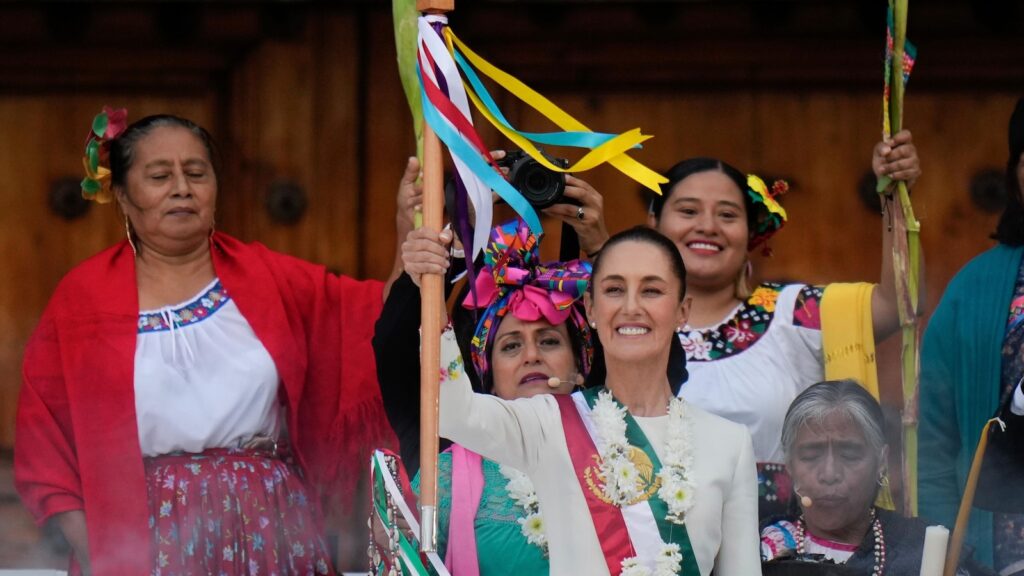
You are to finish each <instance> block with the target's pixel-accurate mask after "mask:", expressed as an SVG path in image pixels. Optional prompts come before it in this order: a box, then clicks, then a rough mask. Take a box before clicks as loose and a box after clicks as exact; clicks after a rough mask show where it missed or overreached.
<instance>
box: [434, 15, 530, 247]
mask: <svg viewBox="0 0 1024 576" xmlns="http://www.w3.org/2000/svg"><path fill="white" fill-rule="evenodd" d="M431 21H432V20H431V19H428V18H426V17H420V18H419V19H418V20H417V26H418V29H419V36H418V39H417V47H418V50H417V68H416V75H417V77H418V78H419V86H420V94H421V96H420V101H421V103H422V107H423V116H424V119H425V120H427V123H428V124H430V127H431V128H432V129H433V130H434V132H435V133H436V134H437V135H438V137H439V138H440V139H441V141H443V142H444V143H445V144H446V145H447V146H448V151H449V153H450V154H451V156H452V162H453V164H454V165H455V170H456V175H457V178H456V180H457V181H458V182H459V183H461V187H460V188H461V190H460V193H462V190H464V191H465V192H464V193H465V194H466V197H468V198H469V200H470V202H471V203H472V204H473V206H474V208H475V211H476V221H475V223H474V228H475V230H474V232H473V237H472V241H471V242H469V243H467V242H466V241H467V238H466V237H465V236H463V238H462V241H463V243H467V244H468V246H467V250H466V255H467V258H466V261H467V264H470V263H472V261H473V259H474V258H475V257H476V255H477V253H479V251H480V249H481V247H482V246H483V245H484V243H485V242H486V240H487V234H488V232H489V231H490V228H491V219H492V208H493V207H492V202H491V190H492V189H494V190H495V191H496V192H498V194H499V195H501V197H502V198H504V199H505V200H506V202H509V204H510V205H511V206H512V207H513V209H515V210H516V212H517V213H519V214H520V215H521V216H522V217H523V218H525V219H526V221H527V222H529V223H530V225H531V226H534V229H535V230H537V231H538V233H540V232H542V229H541V225H540V219H539V218H537V214H536V212H534V210H533V207H531V206H530V205H529V203H528V202H526V201H525V200H524V199H522V195H520V194H519V193H518V192H517V191H516V190H515V189H514V188H513V187H512V186H511V185H509V184H508V183H507V182H505V179H504V178H503V177H502V176H501V175H500V172H499V171H498V169H497V167H496V166H494V165H493V163H491V158H490V154H489V153H488V151H487V150H486V148H485V147H484V146H483V143H482V142H481V141H480V138H479V136H477V135H476V130H475V129H474V128H473V120H472V116H471V115H470V109H469V101H468V98H467V97H466V92H465V88H464V86H463V83H462V79H461V77H460V76H459V73H458V68H457V67H456V65H455V62H454V60H452V58H451V55H450V54H449V53H448V49H447V47H446V46H445V44H444V42H443V41H442V40H441V37H440V36H439V32H438V31H436V30H435V29H434V28H433V27H432V26H431ZM437 24H438V25H441V24H442V22H437ZM428 87H429V88H430V89H431V92H432V93H433V94H434V100H431V99H429V98H428V97H427V89H428ZM435 89H436V90H435ZM439 106H440V107H441V108H442V109H444V110H445V111H446V113H447V115H444V114H442V113H441V112H440V111H439V109H438V107H439ZM456 126H461V128H462V129H461V131H460V130H459V129H456ZM474 137H475V138H474ZM495 187H496V188H495ZM457 224H458V229H459V230H460V232H461V231H462V230H463V229H464V228H465V226H464V224H467V223H463V222H459V223H457Z"/></svg>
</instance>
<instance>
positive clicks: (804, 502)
mask: <svg viewBox="0 0 1024 576" xmlns="http://www.w3.org/2000/svg"><path fill="white" fill-rule="evenodd" d="M793 492H795V493H796V495H797V496H799V497H800V506H802V507H804V509H807V508H810V507H811V506H814V500H811V497H810V496H804V495H803V494H801V493H800V490H798V489H796V488H793Z"/></svg>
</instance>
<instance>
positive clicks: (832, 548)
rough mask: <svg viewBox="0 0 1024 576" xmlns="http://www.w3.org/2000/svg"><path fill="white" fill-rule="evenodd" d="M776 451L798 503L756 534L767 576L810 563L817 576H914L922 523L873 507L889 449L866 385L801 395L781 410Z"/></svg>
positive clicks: (827, 386) (829, 385)
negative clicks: (782, 455)
mask: <svg viewBox="0 0 1024 576" xmlns="http://www.w3.org/2000/svg"><path fill="white" fill-rule="evenodd" d="M782 446H783V450H784V452H785V457H786V467H787V468H788V471H789V474H790V476H791V477H792V478H793V483H794V485H793V491H794V493H795V494H796V498H799V503H798V505H796V506H794V507H793V509H794V510H797V512H796V513H795V514H792V515H789V516H786V517H782V518H775V519H771V520H769V521H768V523H767V525H766V526H764V528H763V529H762V530H761V557H762V560H763V561H764V562H765V564H764V571H765V574H788V573H800V574H805V573H815V572H814V570H813V569H812V568H810V567H808V566H806V565H808V564H821V565H822V566H821V567H820V568H821V572H820V573H822V574H857V575H867V574H871V575H872V576H882V575H907V574H915V575H916V574H918V573H919V572H920V569H921V551H922V548H923V546H924V534H925V528H926V525H925V524H924V523H923V522H921V521H920V520H918V519H916V518H904V517H903V516H900V515H899V514H896V513H894V512H890V511H887V510H881V509H878V508H876V507H875V506H874V502H875V497H876V496H877V495H878V490H879V488H880V487H881V486H883V485H885V484H886V483H887V482H888V477H887V472H886V457H887V455H888V452H889V446H888V444H887V443H886V441H885V432H884V418H883V416H882V409H881V407H880V406H879V405H878V402H877V401H875V399H874V398H873V397H872V396H871V395H870V394H869V393H868V392H867V391H865V390H864V388H862V387H861V386H860V385H859V384H858V383H857V382H855V381H853V380H837V381H829V382H821V383H818V384H815V385H813V386H811V387H810V388H808V389H806V390H804V391H803V392H802V393H801V394H800V395H798V396H797V397H796V399H795V400H793V403H792V404H790V406H789V410H788V411H787V412H786V418H785V421H784V423H783V428H782ZM798 564H799V565H804V566H800V567H797V566H796V565H798ZM985 573H986V572H982V571H979V570H978V569H976V568H975V567H973V566H972V567H970V568H968V567H967V566H961V568H960V571H959V572H958V574H975V575H977V574H985Z"/></svg>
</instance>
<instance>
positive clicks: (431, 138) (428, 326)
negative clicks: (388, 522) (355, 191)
mask: <svg viewBox="0 0 1024 576" xmlns="http://www.w3.org/2000/svg"><path fill="white" fill-rule="evenodd" d="M416 9H417V10H419V11H420V12H422V13H423V14H425V15H426V14H446V13H448V12H450V11H452V10H454V9H455V0H417V1H416ZM423 105H424V106H429V105H430V104H429V103H427V102H424V103H423ZM443 211H444V158H443V157H442V155H441V141H440V140H439V139H438V137H437V134H435V133H434V131H433V130H431V128H430V126H429V125H427V122H426V121H425V120H424V122H423V225H424V226H426V227H428V228H430V229H431V230H435V231H439V230H441V226H442V224H443V217H442V213H443ZM420 302H421V305H420V327H421V331H420V334H421V336H420V341H421V345H420V551H421V552H435V551H436V550H437V452H438V440H437V407H438V384H439V379H440V372H441V312H442V307H443V306H444V277H443V276H442V275H440V274H424V275H423V277H422V280H420Z"/></svg>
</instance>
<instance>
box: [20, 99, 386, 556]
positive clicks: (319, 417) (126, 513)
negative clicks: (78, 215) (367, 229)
mask: <svg viewBox="0 0 1024 576" xmlns="http://www.w3.org/2000/svg"><path fill="white" fill-rule="evenodd" d="M124 117H125V113H124V111H123V110H121V111H112V110H105V111H104V113H103V114H101V115H99V116H98V117H97V119H96V121H95V122H94V125H93V132H92V134H91V135H90V140H89V144H88V147H87V149H86V159H85V164H86V171H87V173H88V175H87V178H86V180H85V181H83V193H84V194H85V195H86V197H95V198H96V199H97V200H99V201H104V200H110V199H111V198H114V199H116V200H117V202H118V204H119V206H120V208H121V210H122V211H123V213H124V214H125V227H126V233H127V238H126V239H125V240H123V241H121V242H120V243H118V244H117V245H115V246H113V247H111V248H109V249H107V250H105V251H103V252H101V253H100V254H98V255H96V256H94V257H92V258H90V259H88V260H86V261H85V262H83V263H82V264H80V265H79V266H77V267H76V268H75V269H73V270H72V271H71V272H70V273H69V274H68V275H67V276H66V277H65V278H64V279H63V280H62V281H61V283H60V285H59V286H58V287H57V290H56V292H55V293H54V295H53V297H52V299H51V300H50V303H49V305H48V306H47V308H46V311H45V312H44V314H43V317H42V319H41V321H40V324H39V326H38V328H37V329H36V331H35V332H34V334H33V335H32V338H31V340H30V341H29V344H28V347H27V349H26V353H25V361H24V383H23V386H22V391H21V397H20V399H19V406H18V420H17V439H16V446H15V475H16V483H17V487H18V490H19V491H20V493H21V495H22V497H23V499H24V501H25V503H26V505H27V506H28V507H29V509H30V510H31V512H32V513H33V514H34V515H35V517H36V519H37V520H38V521H39V522H40V523H42V522H45V521H48V520H52V521H54V522H56V524H57V525H58V526H59V527H60V529H61V531H62V532H63V533H64V535H65V536H66V537H67V539H68V541H69V542H70V543H71V546H72V549H73V553H74V557H73V560H72V571H73V572H74V571H76V570H78V569H79V568H80V569H81V570H82V572H84V573H90V572H91V573H95V574H118V575H120V574H151V573H152V574H163V575H167V574H199V573H202V574H273V573H279V574H333V569H332V567H331V561H330V559H329V557H328V555H327V550H326V547H325V545H324V540H323V536H322V529H323V518H322V516H323V515H322V511H321V505H322V504H323V500H322V498H321V495H322V494H324V489H325V488H329V489H330V494H331V495H332V496H333V497H335V500H334V504H338V503H345V504H347V503H349V500H350V498H351V496H352V492H353V491H354V487H355V483H356V480H357V478H359V476H358V474H359V472H358V471H360V470H362V468H363V463H364V460H365V458H364V455H363V450H364V447H367V446H369V445H371V444H374V443H379V442H380V441H381V440H382V439H383V438H382V436H383V435H387V434H390V432H388V431H387V424H386V421H385V419H384V417H383V409H382V407H381V403H380V398H379V394H378V392H377V386H376V385H375V372H374V370H375V369H374V365H373V360H372V358H373V354H372V349H371V347H370V334H371V333H372V331H371V330H372V322H373V321H374V320H375V319H376V317H377V315H378V313H379V310H380V301H381V291H382V285H381V284H380V283H379V282H356V281H354V280H351V279H348V278H344V277H337V276H334V275H332V274H329V273H327V272H326V270H325V269H324V268H323V267H322V266H317V265H314V264H310V263H307V262H303V261H301V260H298V259H295V258H291V257H289V256H285V255H283V254H278V253H275V252H272V251H270V250H268V249H267V248H266V247H264V246H262V245H260V244H243V243H241V242H239V241H238V240H235V239H234V238H231V237H229V236H227V235H224V234H222V233H219V232H214V231H213V230H214V207H215V205H216V198H217V173H216V169H215V166H214V154H213V146H212V141H211V139H210V136H209V134H208V133H207V132H206V131H205V130H204V129H203V128H201V127H199V126H197V125H195V124H194V123H192V122H190V121H188V120H185V119H182V118H177V117H174V116H167V115H161V116H149V117H147V118H143V119H141V120H139V121H138V122H136V123H134V124H132V125H131V126H128V127H127V128H125V127H124ZM108 162H109V171H108V170H107V168H106V165H107V163H108ZM334 509H335V508H333V507H332V510H334Z"/></svg>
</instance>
